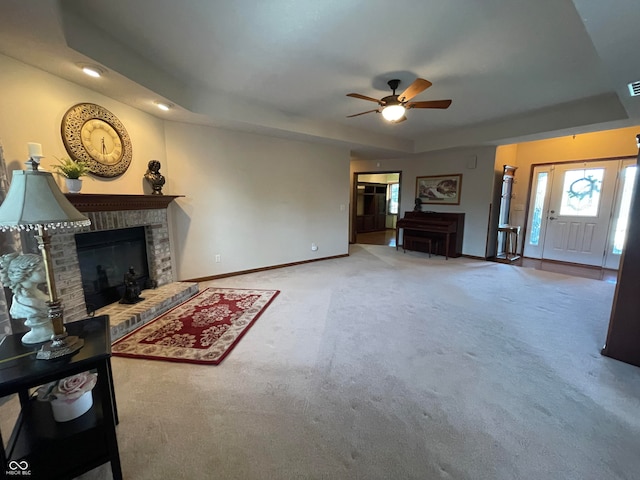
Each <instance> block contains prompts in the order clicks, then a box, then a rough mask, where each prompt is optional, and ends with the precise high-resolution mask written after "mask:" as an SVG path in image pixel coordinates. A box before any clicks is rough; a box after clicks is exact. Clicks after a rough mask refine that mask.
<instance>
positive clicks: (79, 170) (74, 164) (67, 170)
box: [53, 157, 90, 193]
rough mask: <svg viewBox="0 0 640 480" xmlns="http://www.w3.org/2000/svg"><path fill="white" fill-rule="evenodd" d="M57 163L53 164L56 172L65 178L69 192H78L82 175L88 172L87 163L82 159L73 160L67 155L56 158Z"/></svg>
mask: <svg viewBox="0 0 640 480" xmlns="http://www.w3.org/2000/svg"><path fill="white" fill-rule="evenodd" d="M56 160H58V165H54V166H53V168H54V169H55V171H56V173H58V174H59V175H62V176H63V177H64V178H65V183H66V185H67V189H68V190H69V193H80V189H81V188H82V180H81V179H80V177H83V176H85V175H87V174H88V173H90V170H89V165H87V164H86V163H85V162H82V161H75V160H72V159H70V158H69V157H63V158H58V159H56Z"/></svg>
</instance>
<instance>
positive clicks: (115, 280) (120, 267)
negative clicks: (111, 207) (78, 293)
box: [75, 227, 150, 312]
mask: <svg viewBox="0 0 640 480" xmlns="http://www.w3.org/2000/svg"><path fill="white" fill-rule="evenodd" d="M75 241H76V250H77V252H78V262H79V263H80V275H81V277H82V290H83V292H84V300H85V303H86V305H87V311H89V312H93V311H95V310H97V309H99V308H101V307H104V306H106V305H109V304H111V303H114V302H117V301H119V300H120V299H121V298H122V296H123V294H124V275H125V273H127V271H128V270H129V268H130V267H133V269H134V271H135V273H136V277H135V279H136V281H137V282H138V285H139V286H140V288H145V287H146V286H148V285H150V280H149V266H148V262H147V248H146V234H145V227H132V228H120V229H115V230H106V231H101V232H87V233H79V234H76V236H75Z"/></svg>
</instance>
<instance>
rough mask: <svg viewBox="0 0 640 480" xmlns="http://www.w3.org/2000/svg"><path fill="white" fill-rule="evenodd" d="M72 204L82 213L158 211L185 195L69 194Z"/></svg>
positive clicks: (68, 197)
mask: <svg viewBox="0 0 640 480" xmlns="http://www.w3.org/2000/svg"><path fill="white" fill-rule="evenodd" d="M65 196H66V197H67V199H68V200H69V201H70V202H71V204H72V205H73V206H74V207H76V208H77V209H78V210H79V211H81V212H83V213H84V212H113V211H117V210H157V209H162V208H167V207H168V206H169V204H170V203H171V202H172V201H173V200H174V199H176V198H180V197H184V195H116V194H109V193H75V194H74V193H67V194H65Z"/></svg>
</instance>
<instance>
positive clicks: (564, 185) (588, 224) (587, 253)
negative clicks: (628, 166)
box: [542, 162, 618, 266]
mask: <svg viewBox="0 0 640 480" xmlns="http://www.w3.org/2000/svg"><path fill="white" fill-rule="evenodd" d="M617 167H618V163H617V162H588V163H587V162H585V163H583V164H566V165H556V166H555V167H554V174H553V182H552V185H551V196H550V199H549V210H548V215H547V229H546V235H545V239H544V246H543V250H542V258H543V259H547V260H559V261H564V262H571V263H579V264H583V265H594V266H602V265H603V263H604V256H605V251H606V246H607V243H608V242H607V239H608V234H609V224H610V219H611V212H612V207H613V201H614V198H615V195H614V193H615V185H616V174H617Z"/></svg>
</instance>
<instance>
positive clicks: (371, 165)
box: [350, 147, 495, 258]
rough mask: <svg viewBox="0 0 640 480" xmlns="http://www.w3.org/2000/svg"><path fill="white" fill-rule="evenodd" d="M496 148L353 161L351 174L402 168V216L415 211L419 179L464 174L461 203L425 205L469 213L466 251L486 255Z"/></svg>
mask: <svg viewBox="0 0 640 480" xmlns="http://www.w3.org/2000/svg"><path fill="white" fill-rule="evenodd" d="M494 165H495V147H478V148H465V149H456V150H446V151H440V152H431V153H424V154H420V155H414V156H411V157H406V158H396V159H391V160H360V159H353V160H352V161H351V167H350V169H351V177H352V178H353V174H354V173H357V172H375V171H381V172H384V171H391V170H393V171H401V172H402V185H401V190H400V196H401V199H400V215H399V217H400V218H402V217H403V216H404V213H405V212H406V211H408V210H413V207H414V200H415V198H416V178H417V177H423V176H429V175H448V174H458V173H460V174H462V188H461V192H460V205H423V206H422V209H423V210H424V211H427V210H429V211H436V212H452V213H464V214H465V226H464V239H463V245H462V253H463V254H465V255H471V256H477V257H483V258H484V256H485V248H486V245H487V229H488V222H489V211H490V208H491V202H492V195H493V190H494V176H495V172H494Z"/></svg>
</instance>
